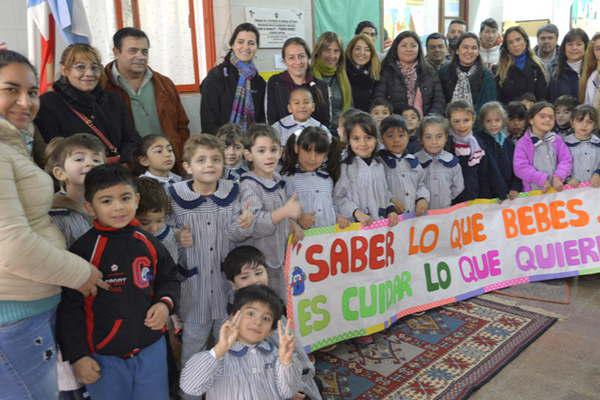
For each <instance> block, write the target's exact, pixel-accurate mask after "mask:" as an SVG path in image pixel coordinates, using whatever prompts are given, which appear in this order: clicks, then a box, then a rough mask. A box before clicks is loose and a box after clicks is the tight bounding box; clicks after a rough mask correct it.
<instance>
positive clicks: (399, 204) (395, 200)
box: [392, 198, 406, 214]
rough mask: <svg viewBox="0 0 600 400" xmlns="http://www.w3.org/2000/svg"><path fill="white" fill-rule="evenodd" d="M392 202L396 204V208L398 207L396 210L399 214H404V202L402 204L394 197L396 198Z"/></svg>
mask: <svg viewBox="0 0 600 400" xmlns="http://www.w3.org/2000/svg"><path fill="white" fill-rule="evenodd" d="M392 204H393V205H394V208H396V212H397V213H398V214H402V213H404V211H406V208H405V207H404V204H402V202H401V201H400V200H398V199H396V198H394V199H392Z"/></svg>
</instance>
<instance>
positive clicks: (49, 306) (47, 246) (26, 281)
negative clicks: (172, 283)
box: [0, 50, 106, 399]
mask: <svg viewBox="0 0 600 400" xmlns="http://www.w3.org/2000/svg"><path fill="white" fill-rule="evenodd" d="M39 105H40V102H39V97H38V83H37V77H36V74H35V70H34V68H33V66H32V65H31V64H30V62H29V61H28V60H27V59H26V58H25V57H24V56H22V55H21V54H18V53H15V52H13V51H10V50H1V51H0V117H2V118H0V181H1V183H2V201H1V204H0V248H1V249H2V251H1V252H0V354H2V362H0V387H1V388H2V397H3V398H8V399H52V398H54V399H57V398H58V387H57V382H58V380H57V376H56V344H55V340H54V333H53V327H54V320H55V310H56V306H57V305H58V302H59V301H60V291H61V289H60V288H61V286H65V287H70V288H73V289H78V290H79V291H80V292H82V293H83V294H84V295H87V294H89V293H92V292H93V293H95V292H96V283H98V284H100V285H103V287H106V286H105V284H103V283H100V282H99V281H100V279H101V278H102V274H101V273H100V272H99V271H98V270H97V269H96V268H92V266H91V264H89V263H88V262H87V261H85V260H84V259H82V258H80V257H78V256H76V255H74V254H72V253H69V252H68V251H66V250H65V240H64V237H63V236H62V235H61V233H60V231H59V230H58V229H57V228H56V226H54V225H53V224H52V222H51V221H50V216H49V215H48V211H49V210H50V206H51V204H52V197H53V184H52V179H51V178H50V176H49V175H48V174H46V173H45V172H44V171H43V170H41V169H40V168H38V167H37V166H36V165H35V164H34V163H33V161H32V160H31V158H30V154H29V150H28V149H27V146H26V142H27V141H26V140H24V139H25V138H24V137H23V136H22V134H21V132H20V131H19V129H17V128H16V127H15V126H13V124H11V122H9V121H13V122H17V124H18V125H21V126H27V125H29V124H31V123H32V122H33V118H34V117H35V115H36V113H37V112H38V109H39Z"/></svg>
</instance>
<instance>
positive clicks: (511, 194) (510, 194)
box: [508, 190, 519, 200]
mask: <svg viewBox="0 0 600 400" xmlns="http://www.w3.org/2000/svg"><path fill="white" fill-rule="evenodd" d="M517 197H519V192H517V191H516V190H511V191H509V192H508V198H509V199H510V200H514V199H516V198H517Z"/></svg>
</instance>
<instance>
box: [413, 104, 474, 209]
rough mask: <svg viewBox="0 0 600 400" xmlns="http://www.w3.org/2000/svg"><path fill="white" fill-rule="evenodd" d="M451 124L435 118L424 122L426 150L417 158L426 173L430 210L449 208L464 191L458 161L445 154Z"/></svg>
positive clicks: (424, 148) (431, 117)
mask: <svg viewBox="0 0 600 400" xmlns="http://www.w3.org/2000/svg"><path fill="white" fill-rule="evenodd" d="M448 130H449V128H448V122H447V121H446V119H445V118H444V117H440V116H437V115H432V116H428V117H425V118H423V122H421V129H420V131H419V132H420V135H421V144H422V145H423V150H421V151H419V152H418V153H417V154H415V155H416V156H417V158H418V160H419V162H420V163H421V167H423V169H424V170H425V186H426V187H427V189H429V193H430V200H429V209H430V210H436V209H440V208H447V207H450V205H451V204H452V201H453V200H454V199H455V198H457V197H458V195H459V194H461V193H462V191H463V190H464V188H465V184H464V180H463V175H462V171H461V167H460V162H459V161H458V158H457V157H455V156H454V155H453V154H451V153H448V152H447V151H445V150H444V147H445V145H446V142H447V141H448Z"/></svg>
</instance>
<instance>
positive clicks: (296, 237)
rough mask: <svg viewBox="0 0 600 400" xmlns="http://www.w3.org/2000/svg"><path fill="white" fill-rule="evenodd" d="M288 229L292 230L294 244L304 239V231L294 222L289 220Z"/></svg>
mask: <svg viewBox="0 0 600 400" xmlns="http://www.w3.org/2000/svg"><path fill="white" fill-rule="evenodd" d="M290 229H291V231H292V244H296V243H298V242H299V241H301V240H302V239H304V231H303V230H302V228H301V227H300V226H299V225H298V224H297V223H296V222H294V221H290Z"/></svg>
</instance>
